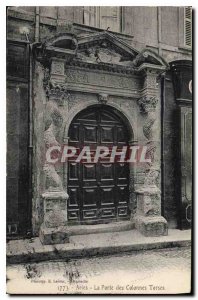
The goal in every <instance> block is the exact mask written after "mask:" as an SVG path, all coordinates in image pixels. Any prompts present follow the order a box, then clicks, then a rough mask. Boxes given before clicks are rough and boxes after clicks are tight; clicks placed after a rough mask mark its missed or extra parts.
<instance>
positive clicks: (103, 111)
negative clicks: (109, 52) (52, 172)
mask: <svg viewBox="0 0 198 300" xmlns="http://www.w3.org/2000/svg"><path fill="white" fill-rule="evenodd" d="M128 141H129V133H128V129H127V127H126V125H125V124H124V122H123V120H122V119H121V118H120V116H118V115H117V114H116V113H115V109H113V108H110V107H109V106H107V105H98V106H91V107H89V108H87V109H84V110H83V111H81V112H80V113H78V114H77V116H76V117H75V118H74V119H73V121H72V123H71V125H70V128H69V145H70V146H74V147H75V148H77V149H79V150H80V151H81V150H82V148H83V147H84V146H89V148H90V149H91V155H92V156H93V157H94V155H95V153H96V149H97V146H102V147H104V146H105V147H108V149H110V150H109V151H110V152H111V151H112V150H111V149H112V147H113V146H117V149H122V147H123V146H127V145H128ZM118 151H119V150H118ZM109 156H110V155H109ZM109 156H108V157H104V158H101V160H98V161H97V162H93V161H94V160H93V159H92V162H91V163H90V162H87V160H84V161H81V162H76V157H73V158H72V160H70V161H69V162H68V194H69V199H68V222H69V223H80V224H85V223H86V224H96V223H109V222H112V221H116V220H123V219H129V216H130V210H129V165H128V163H127V162H119V161H118V160H117V161H116V160H115V161H114V162H111V163H110V162H109Z"/></svg>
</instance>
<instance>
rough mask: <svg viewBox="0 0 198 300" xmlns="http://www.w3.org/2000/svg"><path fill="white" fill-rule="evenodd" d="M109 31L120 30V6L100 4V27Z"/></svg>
mask: <svg viewBox="0 0 198 300" xmlns="http://www.w3.org/2000/svg"><path fill="white" fill-rule="evenodd" d="M108 27H110V28H109V30H110V31H117V32H120V7H118V6H101V7H100V28H102V29H107V28H108Z"/></svg>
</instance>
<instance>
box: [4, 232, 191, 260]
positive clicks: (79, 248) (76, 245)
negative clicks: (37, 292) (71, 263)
mask: <svg viewBox="0 0 198 300" xmlns="http://www.w3.org/2000/svg"><path fill="white" fill-rule="evenodd" d="M189 245H191V230H184V231H181V230H177V229H169V234H168V236H160V237H144V236H143V235H141V234H140V233H139V232H138V231H137V230H129V231H122V232H108V233H97V234H88V235H86V236H85V235H75V236H71V237H70V243H66V244H58V245H42V244H41V242H40V240H39V238H32V239H25V240H12V241H9V242H8V243H7V262H8V263H22V262H39V261H46V260H60V259H70V258H80V257H90V256H99V255H108V254H114V253H121V252H129V251H139V250H147V249H161V248H170V247H182V246H189Z"/></svg>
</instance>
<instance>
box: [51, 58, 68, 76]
mask: <svg viewBox="0 0 198 300" xmlns="http://www.w3.org/2000/svg"><path fill="white" fill-rule="evenodd" d="M64 72H65V68H64V63H63V61H62V60H61V61H59V60H55V59H53V61H52V65H51V74H58V75H64Z"/></svg>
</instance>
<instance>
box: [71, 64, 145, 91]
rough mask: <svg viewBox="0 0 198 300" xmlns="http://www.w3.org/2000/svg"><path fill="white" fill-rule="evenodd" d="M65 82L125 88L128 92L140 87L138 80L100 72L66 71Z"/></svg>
mask: <svg viewBox="0 0 198 300" xmlns="http://www.w3.org/2000/svg"><path fill="white" fill-rule="evenodd" d="M66 81H67V82H68V83H80V84H91V85H97V86H98V85H100V86H104V87H113V88H125V89H129V90H131V89H136V90H137V89H138V88H139V86H140V81H139V79H138V78H132V77H131V76H126V75H122V76H118V75H116V74H105V73H100V72H97V73H95V72H94V73H93V72H89V71H84V70H82V71H81V70H74V69H70V70H67V72H66Z"/></svg>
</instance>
